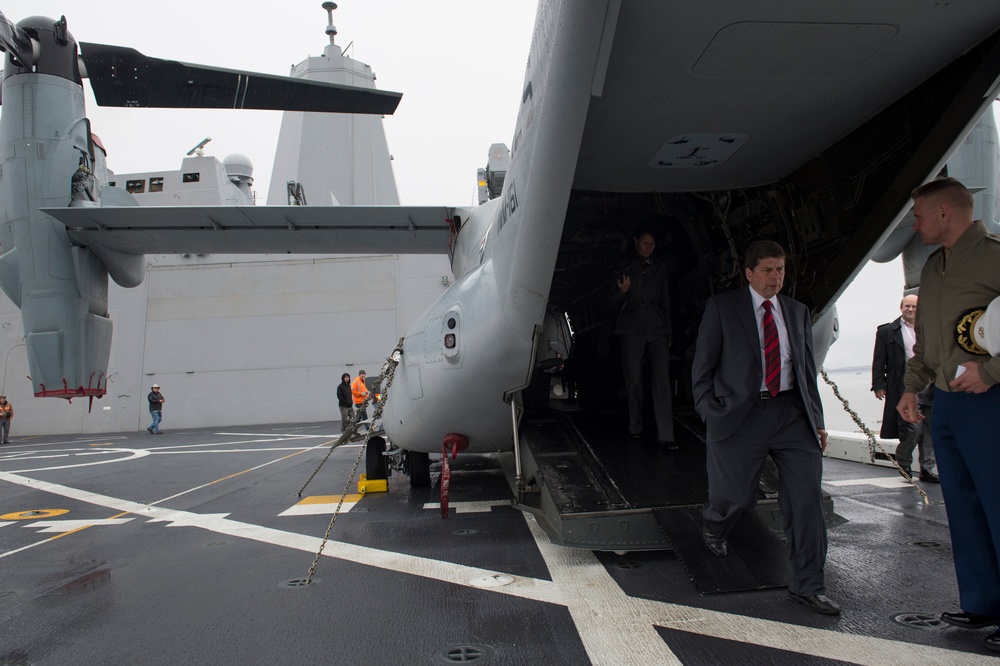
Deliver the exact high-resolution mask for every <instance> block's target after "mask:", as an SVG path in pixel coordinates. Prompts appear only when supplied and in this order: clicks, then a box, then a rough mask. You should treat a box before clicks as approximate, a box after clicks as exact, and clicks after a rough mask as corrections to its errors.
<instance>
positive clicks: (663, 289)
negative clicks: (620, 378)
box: [611, 229, 677, 449]
mask: <svg viewBox="0 0 1000 666" xmlns="http://www.w3.org/2000/svg"><path fill="white" fill-rule="evenodd" d="M632 242H633V244H634V245H635V255H634V256H633V257H632V258H631V259H630V260H629V262H628V263H627V264H626V265H625V266H624V268H623V269H622V271H621V272H620V273H619V274H618V276H617V277H616V280H617V281H616V283H615V287H614V288H613V290H612V294H613V295H612V299H611V300H612V304H613V305H615V306H616V307H618V308H620V311H619V313H618V320H617V322H616V324H615V334H616V335H618V336H619V337H620V339H621V358H622V371H623V374H624V375H625V392H626V394H627V395H628V432H629V435H630V436H631V437H633V438H634V439H640V438H641V437H642V430H643V423H642V411H643V404H642V403H643V380H642V370H643V359H644V358H645V359H646V360H648V361H649V367H650V372H651V374H652V384H653V415H654V416H655V418H656V438H657V440H659V442H660V443H661V444H663V445H664V446H666V447H667V448H669V449H676V448H677V444H675V443H674V418H673V404H672V396H671V393H670V342H671V339H670V338H671V323H670V285H669V283H668V281H667V266H666V264H664V263H663V262H658V261H654V259H653V256H652V255H653V250H655V249H656V238H655V237H654V236H653V233H652V231H651V230H647V229H640V230H639V231H638V232H637V233H636V235H635V237H634V238H633V239H632Z"/></svg>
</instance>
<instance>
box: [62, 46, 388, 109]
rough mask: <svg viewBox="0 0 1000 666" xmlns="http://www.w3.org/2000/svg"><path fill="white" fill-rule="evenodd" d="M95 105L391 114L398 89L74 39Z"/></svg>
mask: <svg viewBox="0 0 1000 666" xmlns="http://www.w3.org/2000/svg"><path fill="white" fill-rule="evenodd" d="M80 55H81V57H82V59H83V62H84V63H85V65H86V68H87V76H88V77H89V78H90V85H91V88H93V90H94V96H95V98H96V99H97V104H98V105H100V106H131V107H155V108H167V109H270V110H274V111H319V112H326V113H368V114H386V115H389V114H392V112H393V111H395V110H396V106H397V105H399V100H400V98H401V97H402V93H395V92H386V91H383V90H374V89H372V88H356V87H353V86H345V85H340V84H336V83H325V82H320V81H307V80H304V79H292V78H288V77H284V76H273V75H269V74H256V73H253V72H241V71H238V70H233V69H222V68H218V67H206V66H204V65H192V64H188V63H183V62H177V61H175V60H161V59H159V58H150V57H148V56H145V55H143V54H141V53H139V52H138V51H136V50H135V49H130V48H125V47H121V46H108V45H105V44H88V43H84V42H80Z"/></svg>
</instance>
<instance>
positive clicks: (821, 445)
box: [816, 428, 827, 452]
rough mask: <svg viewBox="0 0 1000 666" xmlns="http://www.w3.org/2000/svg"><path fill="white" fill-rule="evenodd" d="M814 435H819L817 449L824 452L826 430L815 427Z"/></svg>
mask: <svg viewBox="0 0 1000 666" xmlns="http://www.w3.org/2000/svg"><path fill="white" fill-rule="evenodd" d="M816 436H817V437H819V450H820V451H823V452H826V440H827V434H826V430H823V429H822V428H816Z"/></svg>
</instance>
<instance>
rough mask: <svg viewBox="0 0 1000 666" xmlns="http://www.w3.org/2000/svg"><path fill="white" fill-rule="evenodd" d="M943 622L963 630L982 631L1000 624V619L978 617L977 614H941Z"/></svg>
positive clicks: (988, 616) (986, 616)
mask: <svg viewBox="0 0 1000 666" xmlns="http://www.w3.org/2000/svg"><path fill="white" fill-rule="evenodd" d="M941 621H942V622H947V623H948V624H950V625H952V626H953V627H961V628H962V629H982V628H984V627H988V626H990V625H991V624H1000V617H992V616H990V615H976V614H975V613H966V612H965V611H962V612H961V613H941Z"/></svg>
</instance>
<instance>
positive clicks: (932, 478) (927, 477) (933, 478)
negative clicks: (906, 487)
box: [920, 470, 941, 483]
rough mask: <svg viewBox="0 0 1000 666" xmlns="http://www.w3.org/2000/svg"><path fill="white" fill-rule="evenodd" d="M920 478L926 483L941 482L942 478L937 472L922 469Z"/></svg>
mask: <svg viewBox="0 0 1000 666" xmlns="http://www.w3.org/2000/svg"><path fill="white" fill-rule="evenodd" d="M920 480H921V481H923V482H924V483H941V479H939V478H938V475H937V474H934V473H933V472H928V471H926V470H920Z"/></svg>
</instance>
